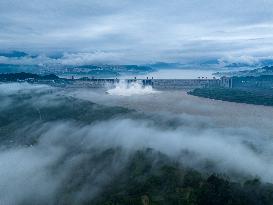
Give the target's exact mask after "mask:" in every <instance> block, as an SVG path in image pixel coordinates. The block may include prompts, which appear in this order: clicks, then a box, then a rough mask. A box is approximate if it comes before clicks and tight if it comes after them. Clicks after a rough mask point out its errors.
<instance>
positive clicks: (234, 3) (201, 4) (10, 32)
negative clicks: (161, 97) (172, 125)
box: [0, 0, 273, 62]
mask: <svg viewBox="0 0 273 205" xmlns="http://www.w3.org/2000/svg"><path fill="white" fill-rule="evenodd" d="M0 49H1V50H15V49H16V50H23V51H28V52H38V53H55V52H69V53H71V52H73V53H77V52H82V53H83V52H84V53H91V54H90V55H91V57H94V55H95V57H94V58H96V57H99V58H102V59H103V58H113V59H119V60H120V61H124V62H149V61H172V62H185V61H188V60H192V59H221V58H229V59H236V58H238V59H241V60H242V59H243V60H246V61H251V60H255V58H257V57H258V58H272V57H271V56H273V54H272V52H273V1H272V0H54V1H53V0H52V1H46V0H31V1H30V0H1V1H0ZM92 55H93V56H92Z"/></svg>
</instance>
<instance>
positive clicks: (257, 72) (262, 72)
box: [214, 66, 273, 77]
mask: <svg viewBox="0 0 273 205" xmlns="http://www.w3.org/2000/svg"><path fill="white" fill-rule="evenodd" d="M214 74H215V75H216V76H227V77H232V76H238V77H246V76H253V77H257V76H266V75H273V66H265V67H261V68H255V69H253V70H242V71H231V72H217V73H214Z"/></svg>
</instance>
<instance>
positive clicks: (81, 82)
mask: <svg viewBox="0 0 273 205" xmlns="http://www.w3.org/2000/svg"><path fill="white" fill-rule="evenodd" d="M121 82H123V83H127V84H130V83H139V84H141V85H142V86H151V87H152V88H154V89H157V90H172V89H177V90H178V89H183V90H190V89H196V88H207V87H225V88H232V79H231V78H227V77H222V78H220V79H216V78H213V79H205V78H204V79H153V78H152V79H148V78H147V79H136V78H134V79H124V80H120V79H117V78H115V79H114V78H112V79H100V78H98V79H95V78H92V79H91V78H87V77H84V78H79V79H71V80H69V84H68V85H67V87H70V88H81V87H86V88H105V87H107V88H112V87H114V86H115V85H116V84H118V83H121Z"/></svg>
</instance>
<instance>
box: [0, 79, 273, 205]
mask: <svg viewBox="0 0 273 205" xmlns="http://www.w3.org/2000/svg"><path fill="white" fill-rule="evenodd" d="M4 86H8V87H9V88H10V89H9V91H8V90H5V89H4V88H5V87H4ZM28 86H29V87H28ZM0 88H1V89H0V94H1V98H3V99H4V98H6V99H9V98H12V96H14V95H16V96H23V95H26V94H27V93H28V94H30V96H32V97H31V98H30V97H27V98H26V99H25V100H24V101H16V102H14V101H12V100H11V102H10V103H9V104H7V105H6V110H8V109H10V110H12V109H14V110H17V111H20V110H18V109H17V107H16V106H15V105H17V106H20V104H21V103H23V105H28V106H29V107H30V109H29V110H31V108H32V107H33V108H39V109H41V110H42V109H45V108H47V109H51V113H48V115H53V116H54V114H55V112H57V110H58V109H60V107H62V108H63V109H64V105H65V104H63V103H71V101H69V102H68V101H66V100H65V99H66V98H70V97H71V96H73V99H75V100H84V102H88V101H90V103H91V102H95V103H98V104H101V105H105V106H112V107H111V109H112V112H114V110H115V109H117V108H116V107H115V106H121V107H125V108H130V109H135V110H137V112H132V113H129V114H128V113H127V114H120V115H118V116H115V117H112V118H107V119H99V120H95V121H93V122H86V121H84V120H75V119H69V118H68V119H65V118H62V115H60V116H59V118H58V119H56V120H49V121H45V119H43V118H41V119H39V117H38V115H37V113H36V112H37V111H36V110H35V109H33V112H34V113H36V115H37V116H36V115H29V116H26V118H25V122H24V123H22V124H17V125H16V129H15V130H12V132H11V134H12V136H10V137H14V138H13V140H15V139H21V140H22V141H18V143H16V142H10V143H8V145H7V144H6V143H2V144H1V146H0V176H1V177H0V184H1V190H2V191H1V193H0V199H1V201H4V202H5V204H29V203H34V202H35V203H36V204H44V203H47V204H56V203H59V204H66V202H67V201H69V202H70V203H71V202H72V203H73V202H75V203H76V202H77V203H80V202H85V201H88V200H91V199H93V198H94V197H96V196H97V195H98V194H99V193H100V192H101V191H102V190H103V189H104V187H105V186H107V184H108V183H109V181H111V179H113V177H115V176H116V175H117V174H118V173H120V172H121V171H122V169H123V168H124V166H126V164H127V163H128V160H129V159H130V156H132V155H133V154H134V153H135V152H136V151H138V150H145V149H146V148H152V149H153V150H155V151H159V152H161V153H163V154H165V155H167V156H168V157H169V158H171V159H173V160H176V161H178V162H180V163H181V164H183V165H184V166H188V167H192V168H195V169H198V170H200V171H202V172H218V173H225V174H227V175H229V176H230V177H232V178H233V179H236V180H238V178H235V176H237V177H238V176H240V177H255V176H258V177H260V178H261V179H262V180H263V181H265V182H273V173H272V171H271V170H272V169H273V167H272V164H273V163H272V162H273V159H272V157H271V156H272V150H273V141H272V137H271V136H272V131H273V130H272V113H273V110H272V108H270V107H263V106H251V105H243V104H236V103H225V102H218V101H211V100H207V99H201V98H197V97H192V96H187V95H185V94H183V93H182V92H175V91H174V92H168V91H166V92H155V93H149V94H144V95H132V96H129V97H128V96H120V95H108V94H106V93H105V92H104V91H92V90H82V89H81V90H71V91H70V90H58V89H57V90H53V91H52V92H53V93H52V94H50V95H49V94H48V93H47V92H46V90H47V89H48V87H43V86H41V87H36V86H33V87H32V85H26V84H7V85H1V87H0ZM27 90H29V91H30V92H27ZM33 90H37V91H38V90H39V91H40V92H39V93H37V91H36V94H38V95H39V98H37V97H35V93H34V92H33ZM22 91H24V92H25V93H22ZM60 98H61V100H60ZM37 99H39V101H44V102H47V103H39V102H36V100H37ZM53 102H58V104H56V103H53ZM18 104H19V105H18ZM54 106H55V108H56V109H57V110H55V112H54V110H52V108H54ZM73 106H74V105H73ZM73 106H72V107H73ZM15 107H16V109H15ZM254 107H255V109H254ZM105 108H106V107H99V106H95V107H93V108H92V109H94V113H96V112H98V113H104V112H105V110H103V109H105ZM22 109H23V108H22ZM74 109H75V114H74V117H76V115H78V114H79V113H78V112H76V111H77V110H80V109H82V108H79V107H78V108H77V107H75V108H74ZM21 111H22V112H23V110H21ZM28 112H29V111H28ZM30 113H31V112H30ZM30 113H29V114H30ZM250 113H251V115H250ZM43 114H46V113H42V116H43ZM80 115H84V113H80ZM0 116H1V114H0ZM1 117H3V116H1ZM90 117H91V116H90ZM30 119H32V120H33V119H34V122H32V120H30ZM50 119H51V118H50ZM13 120H15V122H16V120H18V119H13ZM28 122H32V123H31V124H29V123H28ZM28 140H30V142H31V143H29V142H28ZM111 150H112V151H111ZM113 150H116V151H113ZM102 156H103V157H102ZM101 157H102V159H103V160H101ZM208 162H209V163H210V164H211V165H212V167H210V168H208V167H207V163H208ZM11 193H12V194H11Z"/></svg>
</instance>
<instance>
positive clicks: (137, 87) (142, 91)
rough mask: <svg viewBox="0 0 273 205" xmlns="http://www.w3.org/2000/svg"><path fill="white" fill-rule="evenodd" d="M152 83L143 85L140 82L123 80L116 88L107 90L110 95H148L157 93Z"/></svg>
mask: <svg viewBox="0 0 273 205" xmlns="http://www.w3.org/2000/svg"><path fill="white" fill-rule="evenodd" d="M157 92H159V91H156V90H154V89H153V88H152V86H150V85H146V86H143V85H142V83H140V82H131V83H128V82H126V81H125V80H121V81H120V82H119V83H117V84H116V85H115V87H114V88H111V89H109V90H107V93H108V94H109V95H118V96H132V95H147V94H153V93H157Z"/></svg>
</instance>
